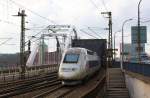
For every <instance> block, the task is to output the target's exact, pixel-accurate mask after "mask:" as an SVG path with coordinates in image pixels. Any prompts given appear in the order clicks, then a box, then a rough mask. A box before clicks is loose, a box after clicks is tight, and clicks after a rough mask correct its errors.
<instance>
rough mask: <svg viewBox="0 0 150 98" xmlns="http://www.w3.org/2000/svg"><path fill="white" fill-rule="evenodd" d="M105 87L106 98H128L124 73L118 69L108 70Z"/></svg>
mask: <svg viewBox="0 0 150 98" xmlns="http://www.w3.org/2000/svg"><path fill="white" fill-rule="evenodd" d="M107 85H108V86H107V91H106V98H130V97H129V92H128V89H127V88H126V84H125V77H124V73H123V72H122V71H121V69H120V68H109V69H108V74H107Z"/></svg>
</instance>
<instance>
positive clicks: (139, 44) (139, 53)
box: [137, 0, 142, 63]
mask: <svg viewBox="0 0 150 98" xmlns="http://www.w3.org/2000/svg"><path fill="white" fill-rule="evenodd" d="M141 1H142V0H140V1H139V3H138V36H137V40H138V61H139V63H140V62H141V56H140V55H141V38H140V32H141V31H140V29H141V28H140V4H141Z"/></svg>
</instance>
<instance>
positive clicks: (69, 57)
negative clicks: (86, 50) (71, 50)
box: [63, 54, 79, 63]
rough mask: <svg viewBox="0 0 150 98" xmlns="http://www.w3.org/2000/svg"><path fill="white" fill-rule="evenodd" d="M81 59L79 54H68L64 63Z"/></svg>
mask: <svg viewBox="0 0 150 98" xmlns="http://www.w3.org/2000/svg"><path fill="white" fill-rule="evenodd" d="M78 59H79V54H66V55H65V58H64V61H63V62H64V63H77V62H78Z"/></svg>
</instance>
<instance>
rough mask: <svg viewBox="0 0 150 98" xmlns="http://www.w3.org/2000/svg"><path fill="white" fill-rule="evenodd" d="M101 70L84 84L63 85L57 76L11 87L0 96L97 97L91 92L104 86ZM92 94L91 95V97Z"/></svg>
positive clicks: (5, 97) (36, 97) (4, 97)
mask: <svg viewBox="0 0 150 98" xmlns="http://www.w3.org/2000/svg"><path fill="white" fill-rule="evenodd" d="M103 73H104V72H103V71H100V73H98V74H97V75H96V76H95V77H93V78H91V79H90V80H89V81H87V82H86V83H85V84H84V85H76V86H63V85H62V84H61V81H60V80H58V79H57V76H56V77H55V75H54V76H52V77H54V78H52V77H49V79H48V78H45V79H43V80H42V79H41V81H40V80H39V81H40V82H38V83H32V84H30V85H24V86H20V87H17V89H16V88H15V89H13V88H12V89H9V90H6V91H4V92H3V93H0V98H8V97H11V98H81V97H83V98H87V96H88V98H95V97H91V93H93V91H94V92H95V90H96V89H97V86H103V85H104V84H103V83H104V80H105V75H104V74H103ZM89 96H90V97H89ZM95 96H96V95H95Z"/></svg>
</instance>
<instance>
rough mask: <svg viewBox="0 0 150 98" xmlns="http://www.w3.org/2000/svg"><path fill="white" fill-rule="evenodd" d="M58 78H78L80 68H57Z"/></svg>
mask: <svg viewBox="0 0 150 98" xmlns="http://www.w3.org/2000/svg"><path fill="white" fill-rule="evenodd" d="M59 79H62V80H78V79H80V69H79V68H75V67H72V68H65V67H63V68H60V69H59Z"/></svg>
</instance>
